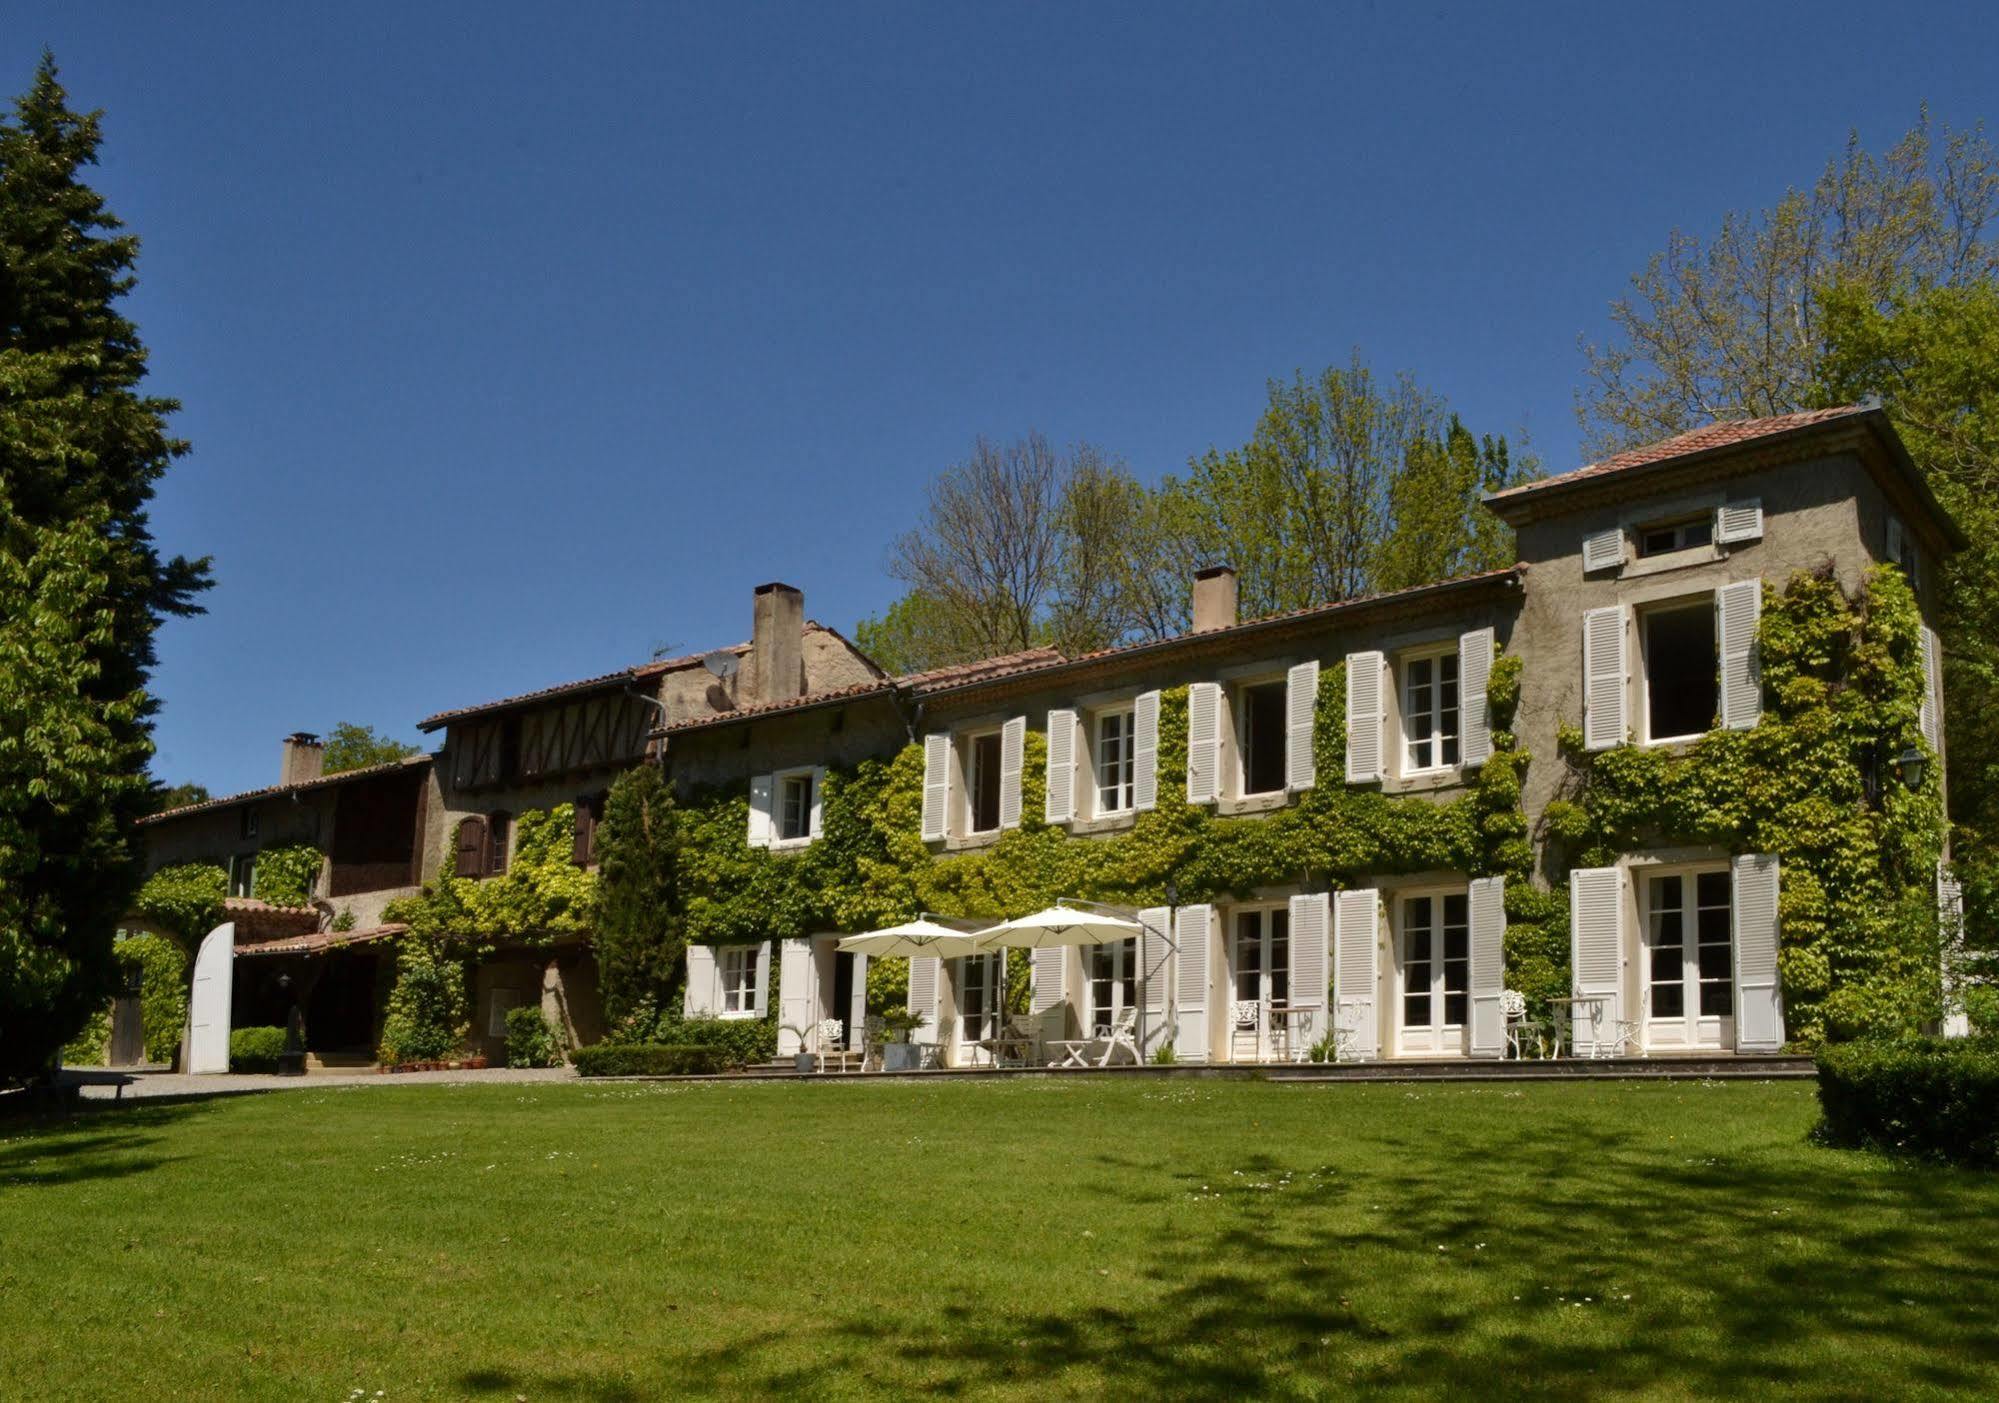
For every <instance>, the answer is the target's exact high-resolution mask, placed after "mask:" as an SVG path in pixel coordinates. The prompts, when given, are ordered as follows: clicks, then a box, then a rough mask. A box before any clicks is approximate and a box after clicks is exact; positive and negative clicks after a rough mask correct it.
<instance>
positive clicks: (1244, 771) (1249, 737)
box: [1226, 671, 1290, 799]
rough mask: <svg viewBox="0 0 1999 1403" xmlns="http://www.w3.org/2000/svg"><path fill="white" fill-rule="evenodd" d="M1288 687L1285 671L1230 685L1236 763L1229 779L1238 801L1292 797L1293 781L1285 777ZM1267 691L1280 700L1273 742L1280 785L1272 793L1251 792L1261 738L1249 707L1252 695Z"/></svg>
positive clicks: (1229, 729)
mask: <svg viewBox="0 0 1999 1403" xmlns="http://www.w3.org/2000/svg"><path fill="white" fill-rule="evenodd" d="M1288 687H1289V679H1288V678H1287V677H1286V676H1285V674H1284V673H1283V672H1282V671H1278V672H1259V673H1256V674H1254V675H1252V676H1248V677H1239V678H1236V679H1235V680H1234V681H1232V682H1230V683H1229V685H1228V690H1227V693H1226V695H1227V698H1228V707H1229V715H1228V726H1227V732H1228V738H1229V741H1230V745H1231V748H1232V749H1233V750H1234V763H1233V764H1232V765H1231V766H1229V776H1230V778H1231V779H1232V780H1233V781H1234V783H1235V795H1234V797H1235V798H1238V799H1266V798H1269V797H1271V796H1273V795H1282V794H1288V793H1290V785H1289V777H1288V776H1287V774H1286V773H1285V765H1286V751H1285V747H1286V745H1287V744H1288V742H1289V736H1290V726H1289V725H1288V723H1287V721H1286V714H1285V713H1286V708H1287V706H1288V701H1289V692H1288ZM1266 689H1268V690H1269V691H1272V692H1274V693H1275V694H1276V696H1277V706H1276V710H1275V714H1276V717H1277V727H1276V731H1277V733H1276V736H1275V738H1274V739H1273V741H1272V742H1271V743H1272V744H1274V745H1275V746H1276V747H1277V758H1276V760H1275V762H1274V767H1275V769H1276V772H1277V784H1276V786H1275V787H1274V788H1271V789H1251V788H1250V787H1249V775H1250V759H1251V749H1252V747H1253V746H1254V747H1256V748H1257V749H1258V751H1259V753H1260V748H1261V738H1260V737H1258V736H1257V735H1256V734H1255V731H1254V728H1253V727H1252V725H1251V717H1252V716H1253V714H1254V713H1253V710H1252V708H1251V706H1250V704H1249V694H1250V693H1251V692H1257V691H1263V690H1266Z"/></svg>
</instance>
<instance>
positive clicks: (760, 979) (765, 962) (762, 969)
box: [754, 940, 770, 1018]
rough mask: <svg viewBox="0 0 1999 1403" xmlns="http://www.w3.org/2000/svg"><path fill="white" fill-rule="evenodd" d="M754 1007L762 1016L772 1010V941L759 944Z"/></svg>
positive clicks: (758, 1015) (757, 1013) (759, 1015)
mask: <svg viewBox="0 0 1999 1403" xmlns="http://www.w3.org/2000/svg"><path fill="white" fill-rule="evenodd" d="M756 1000H757V1001H756V1003H755V1005H754V1009H755V1012H756V1015H757V1017H759V1018H762V1017H763V1016H764V1015H765V1014H767V1013H769V1012H770V942H769V941H768V940H766V941H765V942H764V943H763V944H761V945H759V946H757V995H756Z"/></svg>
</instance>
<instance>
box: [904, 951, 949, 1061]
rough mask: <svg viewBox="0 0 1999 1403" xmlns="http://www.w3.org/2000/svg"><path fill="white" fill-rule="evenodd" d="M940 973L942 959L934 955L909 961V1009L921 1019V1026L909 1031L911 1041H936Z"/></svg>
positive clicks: (919, 956)
mask: <svg viewBox="0 0 1999 1403" xmlns="http://www.w3.org/2000/svg"><path fill="white" fill-rule="evenodd" d="M942 973H943V961H941V960H939V959H938V958H937V957H936V956H934V955H918V956H914V957H912V958H911V959H910V961H909V1011H910V1012H911V1013H913V1014H916V1015H917V1016H919V1017H920V1018H922V1019H923V1024H922V1026H921V1027H919V1028H917V1029H916V1030H915V1031H913V1032H912V1033H910V1035H909V1040H910V1041H911V1042H919V1043H934V1042H936V1041H937V984H938V980H939V978H940V976H941V975H942Z"/></svg>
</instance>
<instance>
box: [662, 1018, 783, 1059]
mask: <svg viewBox="0 0 1999 1403" xmlns="http://www.w3.org/2000/svg"><path fill="white" fill-rule="evenodd" d="M654 1041H655V1042H658V1043H664V1044H666V1045H668V1046H670V1047H712V1048H714V1049H715V1051H716V1052H717V1053H718V1054H719V1055H720V1057H721V1059H722V1065H723V1066H725V1067H747V1066H749V1065H750V1064H751V1063H752V1062H768V1061H770V1060H771V1059H772V1058H774V1057H776V1056H777V1024H776V1023H774V1022H772V1021H771V1020H770V1019H768V1018H683V1017H682V1016H681V1015H680V1014H679V1013H678V1012H669V1013H666V1014H664V1015H662V1016H661V1017H660V1020H659V1029H658V1032H657V1033H656V1034H655V1035H654Z"/></svg>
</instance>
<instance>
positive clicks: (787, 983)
mask: <svg viewBox="0 0 1999 1403" xmlns="http://www.w3.org/2000/svg"><path fill="white" fill-rule="evenodd" d="M812 974H813V970H812V942H811V941H810V940H786V941H785V942H784V943H783V945H782V946H781V947H780V948H779V951H778V967H777V976H778V977H777V998H778V1007H779V1008H780V1009H781V1010H782V1012H781V1013H780V1015H779V1017H778V1020H777V1055H778V1056H780V1057H789V1056H791V1054H792V1053H794V1052H799V1051H802V1050H804V1049H805V1048H806V1047H807V1046H808V1045H809V1042H810V1039H811V1037H812V1032H813V1028H814V1026H815V1025H816V1024H817V1023H818V1021H819V1020H818V1019H817V1018H814V1017H813V1016H812V1015H813V1007H812V1006H813V1003H814V1000H813V997H812V995H813V987H812V986H813V984H814V983H815V981H814V979H813V977H812Z"/></svg>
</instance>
